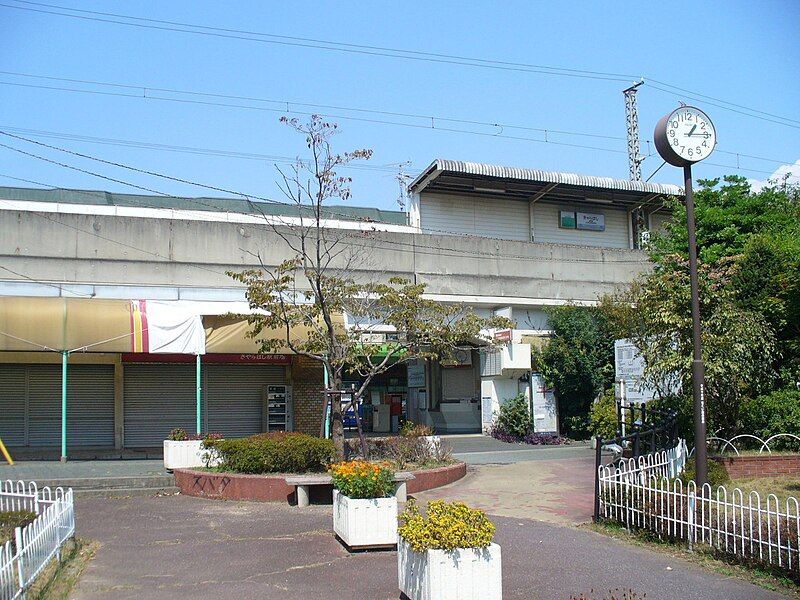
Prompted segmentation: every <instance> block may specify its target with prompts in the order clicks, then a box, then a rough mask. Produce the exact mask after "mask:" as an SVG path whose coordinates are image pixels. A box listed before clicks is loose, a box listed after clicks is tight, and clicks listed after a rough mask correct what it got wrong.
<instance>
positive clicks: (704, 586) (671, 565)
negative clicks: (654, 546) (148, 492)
mask: <svg viewBox="0 0 800 600" xmlns="http://www.w3.org/2000/svg"><path fill="white" fill-rule="evenodd" d="M493 520H494V521H495V523H496V524H497V533H496V536H495V539H496V541H497V542H498V543H499V544H500V545H501V547H502V552H503V588H504V590H503V593H504V596H503V597H504V598H505V599H506V600H515V599H526V600H528V599H558V600H567V599H568V598H569V597H570V596H571V595H576V596H577V595H579V594H581V593H584V594H586V595H587V597H589V598H594V597H595V593H594V592H591V591H592V590H603V591H605V590H609V589H616V588H620V589H621V590H625V591H627V590H629V589H633V590H634V591H636V592H637V593H638V594H639V596H638V597H644V594H646V597H647V598H648V600H660V599H672V598H681V599H684V598H686V599H703V600H705V599H707V598H725V599H728V600H757V599H760V598H779V597H780V596H778V595H777V594H774V593H771V592H767V591H765V590H762V589H761V588H758V587H755V586H752V585H750V584H747V583H744V582H741V581H738V580H733V579H729V578H726V577H723V576H721V575H716V574H712V573H708V572H706V571H704V570H701V569H700V568H699V567H696V566H694V565H692V564H690V563H688V562H685V561H682V560H680V559H675V558H672V557H669V556H666V555H664V554H661V553H655V552H652V551H649V550H646V549H644V548H640V547H637V546H632V545H628V544H625V543H623V542H619V541H616V540H613V539H610V538H607V537H604V536H601V535H599V534H596V533H593V532H591V531H586V530H581V529H575V528H570V527H559V526H554V525H550V524H547V523H541V522H538V521H534V520H530V519H518V518H516V519H515V518H507V517H494V519H493ZM331 522H332V517H331V509H330V507H328V506H312V507H309V508H308V509H298V508H296V507H290V506H285V505H280V504H259V503H244V502H220V501H214V500H205V499H200V498H192V497H187V496H173V497H160V498H130V499H117V500H113V499H112V500H104V499H86V500H79V501H78V503H77V524H78V535H79V536H82V537H87V538H94V539H97V540H99V541H100V542H101V547H100V549H99V551H98V553H97V556H96V557H95V559H94V560H93V561H92V562H91V563H90V565H89V566H88V568H87V569H86V571H85V572H84V574H83V576H82V578H81V580H80V581H79V583H78V585H77V588H76V590H75V591H74V593H73V595H72V597H73V598H74V599H77V600H89V599H100V598H103V599H105V598H110V599H123V598H131V599H135V600H140V599H142V598H148V599H160V598H170V599H172V598H192V599H205V598H209V599H212V598H213V599H215V600H216V599H220V598H236V599H248V598H259V599H262V598H263V599H267V600H270V599H280V600H284V599H294V598H320V599H322V598H326V599H327V598H358V599H359V600H361V599H364V600H373V599H374V600H382V599H397V598H398V597H399V592H398V590H397V570H396V569H397V562H396V561H397V558H396V554H395V552H367V553H358V554H352V555H351V554H348V553H347V552H346V551H345V550H344V549H343V548H342V546H341V545H340V544H339V543H338V542H337V541H336V539H335V538H334V537H333V535H332V533H331V528H332V523H331ZM601 594H602V592H601ZM598 597H602V596H598Z"/></svg>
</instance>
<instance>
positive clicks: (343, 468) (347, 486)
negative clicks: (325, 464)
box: [329, 460, 394, 499]
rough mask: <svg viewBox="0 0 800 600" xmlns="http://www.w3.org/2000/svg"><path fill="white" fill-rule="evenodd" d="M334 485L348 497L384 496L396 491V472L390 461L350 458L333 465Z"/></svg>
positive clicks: (331, 468)
mask: <svg viewBox="0 0 800 600" xmlns="http://www.w3.org/2000/svg"><path fill="white" fill-rule="evenodd" d="M329 471H330V474H331V477H332V478H333V485H334V487H335V488H336V489H337V490H339V492H340V493H342V494H343V495H345V496H347V497H348V498H353V499H357V498H384V497H386V496H391V495H392V494H393V493H394V472H393V471H392V470H391V469H389V466H388V463H371V462H367V461H364V460H350V461H345V462H339V463H336V464H333V465H331V467H330V470H329Z"/></svg>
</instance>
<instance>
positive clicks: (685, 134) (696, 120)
mask: <svg viewBox="0 0 800 600" xmlns="http://www.w3.org/2000/svg"><path fill="white" fill-rule="evenodd" d="M654 140H655V143H656V149H657V150H658V153H659V154H660V155H661V158H663V159H664V160H665V161H667V162H668V163H669V164H671V165H674V166H676V167H685V166H687V165H691V164H692V163H696V162H698V161H701V160H703V159H704V158H706V157H707V156H708V155H709V154H711V153H712V152H713V151H714V146H716V145H717V132H716V130H715V129H714V124H713V123H712V122H711V119H709V118H708V115H707V114H706V113H704V112H703V111H702V110H700V109H699V108H695V107H694V106H681V107H680V108H678V109H676V110H674V111H672V112H671V113H669V114H668V115H665V116H664V117H662V118H661V120H660V121H659V122H658V124H657V125H656V131H655V136H654Z"/></svg>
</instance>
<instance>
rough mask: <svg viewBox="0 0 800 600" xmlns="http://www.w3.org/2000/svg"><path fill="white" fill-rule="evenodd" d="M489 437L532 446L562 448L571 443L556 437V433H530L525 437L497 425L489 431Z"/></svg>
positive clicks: (558, 436)
mask: <svg viewBox="0 0 800 600" xmlns="http://www.w3.org/2000/svg"><path fill="white" fill-rule="evenodd" d="M489 435H490V436H492V437H493V438H494V439H496V440H500V441H501V442H506V443H509V444H530V445H531V446H560V445H562V444H568V443H569V440H568V439H567V438H564V437H561V436H560V435H556V434H555V433H533V432H529V433H526V434H525V435H524V436H521V435H516V434H513V433H510V432H508V431H506V430H505V429H503V428H502V427H498V426H497V425H493V426H492V427H491V428H490V429H489Z"/></svg>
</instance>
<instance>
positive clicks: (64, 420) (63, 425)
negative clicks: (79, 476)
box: [61, 350, 69, 462]
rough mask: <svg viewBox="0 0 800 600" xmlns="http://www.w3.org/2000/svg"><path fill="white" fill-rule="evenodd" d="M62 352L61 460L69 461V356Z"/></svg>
mask: <svg viewBox="0 0 800 600" xmlns="http://www.w3.org/2000/svg"><path fill="white" fill-rule="evenodd" d="M68 356H69V352H67V351H66V350H64V351H63V352H62V353H61V462H67V357H68Z"/></svg>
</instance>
